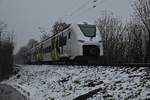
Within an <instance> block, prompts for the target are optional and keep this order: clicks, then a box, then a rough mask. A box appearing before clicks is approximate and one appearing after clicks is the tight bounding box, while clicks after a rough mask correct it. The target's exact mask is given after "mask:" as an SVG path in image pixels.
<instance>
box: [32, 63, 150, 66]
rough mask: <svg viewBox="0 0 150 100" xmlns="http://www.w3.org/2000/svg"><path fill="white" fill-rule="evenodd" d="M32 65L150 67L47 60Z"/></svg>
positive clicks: (148, 64)
mask: <svg viewBox="0 0 150 100" xmlns="http://www.w3.org/2000/svg"><path fill="white" fill-rule="evenodd" d="M31 65H68V66H69V65H72V66H74V65H78V66H112V67H113V66H115V67H117V66H118V67H150V63H97V62H96V63H95V62H46V63H32V64H31Z"/></svg>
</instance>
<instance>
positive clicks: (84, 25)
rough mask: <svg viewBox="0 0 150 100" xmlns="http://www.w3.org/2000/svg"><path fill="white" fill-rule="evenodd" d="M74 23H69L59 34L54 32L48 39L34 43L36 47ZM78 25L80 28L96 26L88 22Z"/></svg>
mask: <svg viewBox="0 0 150 100" xmlns="http://www.w3.org/2000/svg"><path fill="white" fill-rule="evenodd" d="M72 25H73V24H68V26H67V27H66V28H65V29H64V30H63V31H61V32H59V33H57V34H53V35H52V36H50V37H48V38H47V39H45V40H43V41H41V42H38V43H37V44H35V45H34V47H36V46H37V45H40V44H42V43H43V42H45V41H47V40H48V39H50V38H52V37H54V36H56V35H58V34H60V33H62V32H64V31H66V30H67V29H69V28H70V27H72ZM76 25H78V26H79V27H80V28H84V27H96V25H92V24H87V23H84V24H76ZM34 47H31V48H29V49H32V48H34Z"/></svg>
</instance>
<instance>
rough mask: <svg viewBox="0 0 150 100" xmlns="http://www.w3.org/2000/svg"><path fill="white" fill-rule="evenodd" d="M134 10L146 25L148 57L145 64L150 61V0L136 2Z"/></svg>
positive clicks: (137, 0)
mask: <svg viewBox="0 0 150 100" xmlns="http://www.w3.org/2000/svg"><path fill="white" fill-rule="evenodd" d="M133 7H134V10H135V13H136V15H137V16H138V18H139V19H140V20H141V22H142V23H143V25H144V29H145V30H146V31H145V32H146V33H147V39H146V40H147V42H146V57H145V62H149V61H150V53H149V51H150V0H136V1H135V2H134V5H133Z"/></svg>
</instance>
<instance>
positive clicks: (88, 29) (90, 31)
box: [79, 24, 96, 37]
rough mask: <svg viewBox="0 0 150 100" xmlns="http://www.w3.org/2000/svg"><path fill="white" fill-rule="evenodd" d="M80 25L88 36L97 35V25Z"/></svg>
mask: <svg viewBox="0 0 150 100" xmlns="http://www.w3.org/2000/svg"><path fill="white" fill-rule="evenodd" d="M79 27H80V29H81V31H82V33H83V34H84V36H86V37H95V35H96V26H95V25H81V24H79Z"/></svg>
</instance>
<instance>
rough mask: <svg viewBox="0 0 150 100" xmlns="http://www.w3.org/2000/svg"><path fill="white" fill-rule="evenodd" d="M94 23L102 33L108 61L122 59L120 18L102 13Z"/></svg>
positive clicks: (123, 46) (122, 47)
mask: <svg viewBox="0 0 150 100" xmlns="http://www.w3.org/2000/svg"><path fill="white" fill-rule="evenodd" d="M96 24H97V26H98V28H99V30H100V33H101V34H102V39H103V45H104V55H105V56H106V58H108V59H107V60H108V62H109V63H112V62H121V61H123V58H124V57H123V56H124V50H125V49H124V48H125V45H124V41H123V39H124V36H123V32H124V27H123V24H122V22H121V20H119V18H116V17H114V16H113V15H112V14H111V15H110V14H104V15H103V16H102V17H100V18H99V19H97V21H96ZM120 57H121V58H122V59H120Z"/></svg>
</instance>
